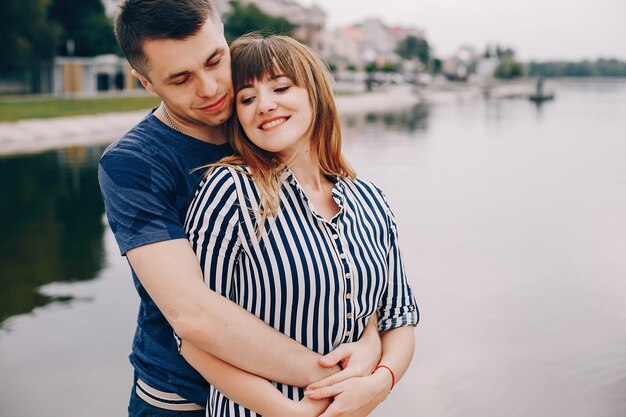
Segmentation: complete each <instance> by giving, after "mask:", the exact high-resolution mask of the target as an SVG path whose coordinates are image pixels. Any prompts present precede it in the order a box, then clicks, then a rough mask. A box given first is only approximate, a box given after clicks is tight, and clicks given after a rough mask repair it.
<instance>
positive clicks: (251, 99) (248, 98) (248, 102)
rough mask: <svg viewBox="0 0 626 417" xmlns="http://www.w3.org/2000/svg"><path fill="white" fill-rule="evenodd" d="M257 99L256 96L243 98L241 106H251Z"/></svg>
mask: <svg viewBox="0 0 626 417" xmlns="http://www.w3.org/2000/svg"><path fill="white" fill-rule="evenodd" d="M255 98H256V96H244V97H242V98H241V104H244V105H246V104H251V103H252V102H253V101H254V99H255Z"/></svg>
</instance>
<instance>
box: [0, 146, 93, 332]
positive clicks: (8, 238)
mask: <svg viewBox="0 0 626 417" xmlns="http://www.w3.org/2000/svg"><path fill="white" fill-rule="evenodd" d="M102 151H103V148H102V147H95V148H86V147H75V148H68V149H62V150H56V151H52V152H47V153H44V154H39V155H30V156H19V157H4V158H1V159H0V181H1V190H2V191H1V193H2V198H0V229H1V230H2V240H1V242H0V248H1V249H0V270H2V274H1V275H0V286H1V287H2V291H1V292H0V325H2V323H3V322H4V321H5V320H6V319H7V318H9V317H11V316H13V315H17V314H23V313H28V312H31V311H32V310H33V309H34V308H36V307H40V306H44V305H46V304H48V303H50V302H53V301H62V302H67V301H69V300H70V299H71V297H65V296H54V297H53V296H49V295H46V294H43V293H41V292H40V291H39V288H40V287H41V286H43V285H45V284H49V283H52V282H71V281H86V280H90V279H93V278H94V277H95V276H96V274H97V273H98V271H99V270H100V269H101V268H102V266H103V264H104V259H103V254H104V253H103V243H102V238H103V233H104V225H103V221H102V216H103V213H104V206H103V204H102V199H101V197H100V190H99V187H98V181H97V163H98V158H99V156H100V154H101V153H102Z"/></svg>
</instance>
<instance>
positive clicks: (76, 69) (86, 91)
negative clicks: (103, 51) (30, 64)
mask: <svg viewBox="0 0 626 417" xmlns="http://www.w3.org/2000/svg"><path fill="white" fill-rule="evenodd" d="M130 70H131V68H130V65H129V64H128V62H127V61H126V58H122V57H118V56H116V55H101V56H96V57H88V58H82V57H55V58H54V60H53V61H52V62H51V63H50V64H48V65H44V66H42V68H41V73H40V77H39V79H40V81H39V89H40V92H41V93H43V94H53V95H56V96H94V95H96V94H100V93H105V92H113V91H117V92H122V91H124V92H130V91H135V90H140V89H142V87H141V85H139V83H138V81H137V80H136V79H135V77H133V76H132V75H131V74H130Z"/></svg>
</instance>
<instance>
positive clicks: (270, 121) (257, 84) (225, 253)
mask: <svg viewBox="0 0 626 417" xmlns="http://www.w3.org/2000/svg"><path fill="white" fill-rule="evenodd" d="M231 56H232V67H233V85H234V88H235V94H236V100H235V101H236V110H237V115H236V117H235V118H234V122H233V124H234V126H233V134H232V140H231V142H232V146H233V148H234V149H235V150H236V151H237V156H234V157H229V158H226V159H224V160H222V161H220V162H219V163H218V164H216V165H214V166H213V167H211V169H210V171H209V174H208V176H207V178H206V179H205V181H204V182H203V183H202V184H201V185H200V189H199V191H198V193H197V194H196V196H195V198H194V201H193V202H192V204H191V206H190V208H189V212H188V215H187V219H186V222H185V227H186V229H187V231H188V234H189V239H190V241H191V243H192V246H193V248H194V250H195V251H196V253H197V255H198V258H199V260H200V263H201V266H202V268H203V272H204V276H205V281H206V282H207V285H209V286H210V287H211V288H212V289H214V290H215V291H217V292H220V293H221V294H222V295H224V296H226V297H229V298H230V299H231V300H232V301H234V302H236V303H238V304H239V305H240V306H242V307H243V308H245V309H247V310H249V311H251V312H252V313H254V314H256V315H257V316H258V317H259V318H261V319H262V320H264V321H266V322H267V323H268V324H270V325H271V326H273V327H275V328H276V329H277V330H279V331H281V332H283V333H285V334H286V335H288V336H290V337H292V338H293V339H295V340H297V341H298V342H300V343H302V344H303V345H305V346H307V347H308V348H310V349H312V350H314V351H317V352H319V353H321V354H326V353H328V352H330V351H331V350H333V349H335V348H336V347H337V346H339V345H340V344H342V343H350V342H353V341H356V340H358V339H359V337H360V336H361V334H362V333H363V331H364V329H365V328H366V326H367V324H368V321H369V322H370V325H372V323H373V324H375V322H374V320H376V319H377V320H378V327H379V330H380V331H381V332H382V333H381V342H382V357H381V361H380V366H379V367H378V368H377V369H376V370H375V371H374V372H373V373H372V375H370V376H367V377H362V378H351V379H348V380H346V381H343V382H341V383H339V384H336V385H333V386H331V387H327V388H323V389H318V388H319V387H318V386H311V387H309V389H308V391H307V392H306V394H307V396H308V397H307V398H304V395H305V392H304V390H303V389H301V388H297V387H290V386H285V385H282V384H278V383H273V384H270V383H268V382H267V381H265V380H263V379H262V378H258V377H256V376H253V375H250V374H246V373H245V372H243V371H240V370H238V369H236V368H234V367H232V366H230V365H227V364H225V363H223V362H221V361H219V360H217V359H215V358H212V357H210V356H209V355H206V354H204V353H202V352H200V351H198V350H197V349H195V348H194V347H193V346H192V345H191V344H189V343H187V342H183V344H182V350H181V352H182V354H183V355H184V356H185V358H186V359H187V360H188V361H189V362H190V363H191V364H192V365H193V366H194V367H196V369H198V370H199V371H200V372H201V373H202V374H203V375H204V376H205V378H207V380H208V381H209V382H210V383H211V385H212V390H211V393H210V396H209V408H210V412H211V414H210V415H212V416H234V415H246V414H244V412H248V411H247V410H246V409H245V407H248V408H249V409H251V410H254V411H255V412H258V413H260V414H264V415H266V416H270V415H274V416H277V415H285V416H287V415H288V416H293V415H319V414H320V413H322V412H323V411H324V409H325V408H326V407H327V406H328V402H324V401H318V400H320V399H322V398H325V397H334V398H335V399H334V402H333V404H331V405H330V407H329V408H328V410H327V413H330V412H331V411H332V410H333V408H335V409H337V408H339V407H342V408H346V409H349V408H350V407H352V408H354V409H351V410H348V411H350V412H351V413H352V415H367V414H368V413H369V412H370V411H371V410H372V409H374V408H375V407H376V406H377V405H378V404H379V403H380V402H381V401H382V400H383V399H384V398H385V396H386V394H387V393H388V392H389V390H390V389H391V388H392V387H393V384H394V383H395V382H396V380H397V379H399V378H401V377H402V375H403V374H404V372H405V371H406V369H407V367H408V365H409V362H410V360H411V357H412V355H413V349H414V346H413V344H414V339H413V327H412V326H414V325H415V324H417V321H418V312H417V307H416V305H415V301H414V298H413V295H412V293H411V290H410V288H409V286H408V284H407V281H406V277H405V274H404V267H403V263H402V258H401V256H400V251H399V249H398V245H397V232H396V223H395V220H394V217H393V214H392V213H391V210H390V209H389V206H388V205H387V202H386V200H385V197H384V195H383V193H382V192H381V191H380V190H379V189H378V188H376V187H375V186H374V185H373V184H371V183H369V182H366V181H363V180H360V179H357V178H356V174H355V173H354V171H353V170H352V168H351V167H350V166H349V165H348V164H347V162H346V161H345V159H344V158H343V157H342V155H341V133H340V126H339V118H338V115H337V110H336V107H335V103H334V99H333V95H332V89H331V84H330V78H329V75H328V72H327V71H326V69H325V66H324V65H323V64H322V63H321V61H320V60H319V59H318V58H317V57H316V56H315V54H314V53H313V52H312V51H311V50H310V49H309V48H308V47H306V46H304V45H301V44H300V43H298V42H297V41H295V40H293V39H291V38H288V37H282V36H270V37H267V38H261V37H258V36H247V37H244V38H241V39H239V40H237V41H235V42H234V43H233V44H232V46H231ZM370 318H371V319H372V320H370ZM251 351H252V354H253V351H254V347H251ZM276 388H278V389H276ZM279 391H280V392H279ZM280 393H282V395H281V394H280ZM303 398H304V400H302V401H299V402H297V401H298V400H301V399H303ZM231 399H232V400H231ZM235 401H236V402H237V403H235ZM335 411H337V410H335Z"/></svg>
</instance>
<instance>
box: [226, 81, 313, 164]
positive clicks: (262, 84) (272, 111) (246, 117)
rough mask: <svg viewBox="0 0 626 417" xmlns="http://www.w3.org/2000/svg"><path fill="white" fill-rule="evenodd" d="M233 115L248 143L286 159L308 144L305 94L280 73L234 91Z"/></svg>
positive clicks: (309, 115)
mask: <svg viewBox="0 0 626 417" xmlns="http://www.w3.org/2000/svg"><path fill="white" fill-rule="evenodd" d="M236 103H237V104H236V108H237V117H238V118H239V122H240V123H241V126H242V127H243V130H244V131H245V132H246V135H247V136H248V138H250V140H251V141H252V143H254V144H255V145H256V146H258V147H259V148H261V149H264V150H266V151H268V152H272V153H274V154H276V155H277V156H278V157H279V159H281V160H283V161H285V160H289V159H290V158H291V157H293V156H294V155H295V154H297V153H298V152H299V151H305V150H307V149H308V147H309V144H310V136H311V132H310V127H311V121H312V118H313V115H312V110H311V104H310V102H309V93H308V91H307V90H306V89H304V88H302V87H297V86H296V85H295V84H294V83H293V81H291V79H289V78H288V77H286V76H285V75H282V74H276V75H273V76H270V78H268V79H264V80H261V81H258V82H255V83H254V84H250V85H245V86H243V88H241V89H240V90H239V91H238V92H237V97H236Z"/></svg>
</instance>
